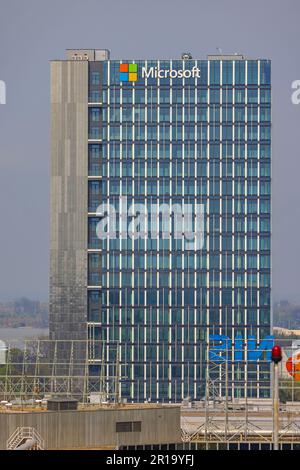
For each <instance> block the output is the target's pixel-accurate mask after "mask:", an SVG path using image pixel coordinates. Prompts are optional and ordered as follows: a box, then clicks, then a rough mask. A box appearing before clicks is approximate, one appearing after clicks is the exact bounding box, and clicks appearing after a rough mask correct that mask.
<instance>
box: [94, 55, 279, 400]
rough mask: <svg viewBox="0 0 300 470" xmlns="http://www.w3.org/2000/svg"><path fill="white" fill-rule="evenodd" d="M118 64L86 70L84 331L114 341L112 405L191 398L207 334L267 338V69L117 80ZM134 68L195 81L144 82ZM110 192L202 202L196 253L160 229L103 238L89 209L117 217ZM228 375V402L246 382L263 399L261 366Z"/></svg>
mask: <svg viewBox="0 0 300 470" xmlns="http://www.w3.org/2000/svg"><path fill="white" fill-rule="evenodd" d="M120 63H121V62H120V61H116V60H111V61H103V62H90V63H89V90H88V94H89V96H88V101H89V115H88V117H89V129H88V137H89V143H88V175H89V176H88V213H89V214H88V221H87V223H88V275H87V278H88V290H87V297H88V298H87V306H88V325H89V331H90V336H91V335H92V336H93V337H95V338H97V339H104V340H107V341H119V342H120V362H121V375H122V380H121V395H122V397H126V398H128V399H132V400H135V401H144V400H146V399H149V398H150V399H151V401H156V400H158V401H180V400H181V399H182V398H184V397H187V396H190V397H191V398H192V399H199V398H201V397H203V396H204V393H205V373H206V363H207V357H208V356H207V354H208V352H207V348H208V344H209V338H210V336H211V335H212V334H219V335H226V336H227V337H229V338H230V339H232V340H233V339H234V338H236V337H239V336H241V337H242V338H245V339H247V338H248V337H249V336H254V337H255V338H256V339H258V340H259V339H261V338H264V337H265V336H266V335H268V334H269V333H270V302H271V300H270V291H271V258H270V253H271V251H270V250H271V245H270V240H271V187H270V186H271V82H270V68H271V64H270V61H267V60H248V61H247V60H173V61H165V60H164V61H130V64H133V63H134V64H136V65H137V77H134V78H137V80H134V81H126V80H125V81H124V73H125V75H126V72H122V73H123V75H122V80H121V79H120ZM123 63H125V61H123ZM126 63H127V62H126ZM143 67H145V69H146V70H149V69H150V68H151V67H154V68H155V67H156V68H157V69H159V70H190V71H192V70H193V67H197V68H198V69H199V70H200V76H199V77H194V76H191V77H188V75H189V74H186V75H187V78H182V77H179V76H177V77H174V78H169V77H166V78H156V77H152V76H150V75H149V76H148V78H147V77H143V76H142V73H141V71H142V69H143ZM123 68H124V67H123ZM135 69H136V68H135ZM124 70H125V68H124ZM127 75H128V74H127ZM174 75H175V74H174ZM190 75H191V74H190ZM128 76H129V77H130V69H129V75H128ZM125 79H126V77H125ZM120 196H126V197H127V205H128V207H129V206H131V205H132V204H134V205H137V204H143V205H145V206H146V207H148V208H150V205H151V204H164V203H165V204H170V205H173V204H182V203H189V204H192V205H193V206H195V204H203V205H204V211H205V224H204V230H205V232H204V233H205V235H204V246H203V247H202V248H201V249H197V250H188V249H186V246H185V243H184V241H183V240H180V239H175V238H170V239H163V238H162V237H161V236H160V235H161V234H160V232H159V231H158V233H157V236H156V237H148V238H144V239H143V238H137V239H131V238H128V237H124V238H122V237H117V238H115V239H104V240H100V239H99V238H98V236H97V233H96V228H97V224H98V223H99V221H100V220H101V216H99V214H97V207H98V206H99V205H100V204H103V203H109V204H112V205H113V206H114V207H115V209H116V212H117V214H118V212H119V210H120V207H119V202H120V201H119V197H120ZM116 229H117V233H119V232H120V231H121V228H120V226H119V225H118V219H117V227H116ZM107 360H108V363H109V358H107ZM93 367H95V366H93ZM220 373H221V372H220V370H218V372H217V374H220ZM228 374H229V380H230V384H231V386H230V390H231V391H230V394H232V395H235V396H243V395H244V393H245V389H244V385H245V381H247V383H248V384H249V383H250V387H248V389H249V390H250V395H251V396H264V395H265V391H264V387H263V383H266V382H267V381H268V380H269V364H268V363H266V362H264V361H261V362H259V361H258V362H255V363H251V364H250V363H248V364H247V362H246V361H243V360H241V361H240V362H239V363H238V365H236V364H234V363H232V364H230V365H229V372H228ZM248 393H249V392H248Z"/></svg>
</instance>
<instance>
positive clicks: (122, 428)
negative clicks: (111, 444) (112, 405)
mask: <svg viewBox="0 0 300 470" xmlns="http://www.w3.org/2000/svg"><path fill="white" fill-rule="evenodd" d="M141 428H142V422H141V421H119V422H116V432H141Z"/></svg>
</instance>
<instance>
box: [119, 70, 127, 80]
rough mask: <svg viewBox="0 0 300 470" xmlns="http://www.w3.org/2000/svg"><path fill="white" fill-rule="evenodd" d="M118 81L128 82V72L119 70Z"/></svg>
mask: <svg viewBox="0 0 300 470" xmlns="http://www.w3.org/2000/svg"><path fill="white" fill-rule="evenodd" d="M120 81H121V82H128V72H120Z"/></svg>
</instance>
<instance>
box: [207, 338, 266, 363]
mask: <svg viewBox="0 0 300 470" xmlns="http://www.w3.org/2000/svg"><path fill="white" fill-rule="evenodd" d="M273 346H274V336H272V335H270V336H266V337H265V338H263V339H261V340H260V341H257V339H256V338H255V337H254V336H248V339H247V340H245V339H243V337H242V336H236V337H235V339H234V341H232V340H231V339H230V338H229V337H228V336H225V335H210V337H209V354H208V359H209V360H210V361H213V362H223V361H226V360H229V361H234V362H238V361H258V360H259V359H262V360H264V361H271V350H272V347H273Z"/></svg>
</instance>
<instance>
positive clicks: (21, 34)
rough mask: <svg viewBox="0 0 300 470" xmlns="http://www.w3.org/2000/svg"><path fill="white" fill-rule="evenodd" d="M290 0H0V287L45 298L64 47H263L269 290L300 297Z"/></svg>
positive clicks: (295, 48) (134, 54)
mask: <svg viewBox="0 0 300 470" xmlns="http://www.w3.org/2000/svg"><path fill="white" fill-rule="evenodd" d="M299 18H300V2H299V0H285V1H284V2H283V1H282V0H251V1H242V0H207V1H204V0H184V1H183V0H148V1H146V0H108V1H107V0H51V1H50V0H49V1H46V0H26V1H24V0H0V80H4V81H5V82H6V85H7V104H6V105H0V214H1V230H0V299H10V298H14V297H16V296H21V295H26V296H29V297H33V298H40V299H47V298H48V269H49V165H50V161H49V153H50V152H49V61H50V60H51V59H63V58H64V57H65V55H64V54H65V49H66V48H107V49H110V51H111V58H112V59H120V58H128V59H147V58H161V59H163V58H166V59H168V58H169V59H176V58H180V55H181V53H182V52H183V51H190V52H192V54H193V57H194V58H198V59H201V58H206V55H207V54H208V53H216V52H217V51H216V47H221V48H222V51H223V53H234V52H240V53H243V54H245V55H246V56H247V57H248V58H254V59H255V58H270V59H271V60H272V81H273V202H272V204H273V297H274V299H280V298H289V299H291V300H293V299H298V300H300V288H299V287H300V248H299V240H300V183H299V173H300V161H299V160H300V155H299V137H300V105H298V106H296V105H293V104H292V102H291V83H292V81H293V80H296V79H300V59H299V36H300V34H299V31H300V27H299V22H300V19H299Z"/></svg>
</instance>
